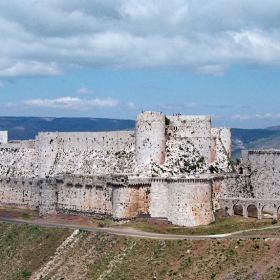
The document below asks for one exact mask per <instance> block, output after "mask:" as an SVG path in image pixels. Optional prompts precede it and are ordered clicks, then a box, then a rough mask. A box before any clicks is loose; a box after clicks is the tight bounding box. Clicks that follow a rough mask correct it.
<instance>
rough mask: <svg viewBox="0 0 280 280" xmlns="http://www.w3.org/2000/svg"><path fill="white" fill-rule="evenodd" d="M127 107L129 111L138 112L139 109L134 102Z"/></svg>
mask: <svg viewBox="0 0 280 280" xmlns="http://www.w3.org/2000/svg"><path fill="white" fill-rule="evenodd" d="M127 106H128V109H129V110H137V109H138V108H137V107H136V106H135V104H134V103H133V102H128V103H127Z"/></svg>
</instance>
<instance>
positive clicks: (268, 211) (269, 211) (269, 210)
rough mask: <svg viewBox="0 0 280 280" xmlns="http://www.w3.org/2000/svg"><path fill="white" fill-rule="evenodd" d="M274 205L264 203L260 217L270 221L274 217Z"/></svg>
mask: <svg viewBox="0 0 280 280" xmlns="http://www.w3.org/2000/svg"><path fill="white" fill-rule="evenodd" d="M274 208H275V207H274V205H273V204H271V203H266V204H264V205H263V206H262V207H261V214H262V217H263V218H265V219H272V218H273V216H274V212H275V211H274Z"/></svg>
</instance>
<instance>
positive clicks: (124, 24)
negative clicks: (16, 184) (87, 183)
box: [0, 0, 280, 128]
mask: <svg viewBox="0 0 280 280" xmlns="http://www.w3.org/2000/svg"><path fill="white" fill-rule="evenodd" d="M279 15H280V1H279V0H267V1H255V0H246V1H243V0H239V1H238V0H213V1H206V0H199V1H195V0H190V1H184V0H172V1H170V0H153V1H146V0H110V1H109V0H102V1H95V0H40V1H39V0H24V1H18V0H9V1H0V110H1V112H0V115H1V116H35V117H94V118H117V119H135V117H136V115H137V114H139V113H141V111H162V112H163V113H164V114H166V115H172V114H174V113H175V114H176V113H179V112H180V113H181V114H183V115H210V116H211V117H212V124H213V126H227V127H237V128H264V127H268V126H274V125H280V98H279V90H280V16H279Z"/></svg>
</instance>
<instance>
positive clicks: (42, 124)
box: [0, 117, 280, 159]
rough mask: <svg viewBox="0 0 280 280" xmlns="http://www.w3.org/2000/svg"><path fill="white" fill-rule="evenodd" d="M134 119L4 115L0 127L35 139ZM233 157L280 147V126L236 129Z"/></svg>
mask: <svg viewBox="0 0 280 280" xmlns="http://www.w3.org/2000/svg"><path fill="white" fill-rule="evenodd" d="M134 128H135V121H134V120H118V119H101V118H38V117H0V130H8V135H9V140H28V139H34V138H35V136H36V135H37V134H38V132H40V131H59V132H75V131H76V132H84V131H88V132H94V131H117V130H133V129H134ZM231 132H232V157H233V159H235V158H237V157H240V156H241V150H242V149H280V126H271V127H267V128H265V129H240V128H232V130H231Z"/></svg>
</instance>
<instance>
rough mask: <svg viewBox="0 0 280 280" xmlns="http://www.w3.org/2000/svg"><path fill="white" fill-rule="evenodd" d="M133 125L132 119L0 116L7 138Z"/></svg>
mask: <svg viewBox="0 0 280 280" xmlns="http://www.w3.org/2000/svg"><path fill="white" fill-rule="evenodd" d="M134 127H135V121H134V120H117V119H100V118H38V117H0V130H8V137H9V140H28V139H34V138H35V136H36V135H37V134H38V132H40V131H58V132H85V131H88V132H94V131H116V130H132V129H134Z"/></svg>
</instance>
